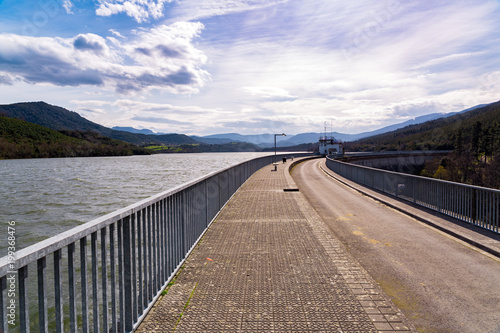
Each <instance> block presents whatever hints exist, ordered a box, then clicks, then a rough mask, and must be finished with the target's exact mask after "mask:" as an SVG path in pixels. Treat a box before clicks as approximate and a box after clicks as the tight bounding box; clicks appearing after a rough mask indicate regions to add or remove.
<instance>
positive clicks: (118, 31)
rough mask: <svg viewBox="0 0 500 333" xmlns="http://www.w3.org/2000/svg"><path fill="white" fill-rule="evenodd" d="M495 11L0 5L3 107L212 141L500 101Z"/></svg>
mask: <svg viewBox="0 0 500 333" xmlns="http://www.w3.org/2000/svg"><path fill="white" fill-rule="evenodd" d="M499 17H500V1H499V0H432V1H431V0H421V1H414V0H382V1H375V0H349V1H344V0H342V1H340V0H307V1H304V0H94V1H83V0H33V1H31V0H27V1H24V0H0V104H8V103H16V102H23V101H46V102H47V103H50V104H54V105H58V106H62V107H65V108H67V109H69V110H73V111H77V112H78V113H80V114H81V115H82V116H84V117H86V118H88V119H90V120H92V121H95V122H98V123H100V124H103V125H106V126H110V127H111V126H133V127H136V128H148V129H152V130H154V131H159V132H168V133H172V132H176V133H185V134H197V135H207V134H214V133H229V132H238V133H241V134H260V133H281V132H285V133H287V134H288V133H289V134H298V133H303V132H319V131H321V130H322V129H323V126H324V123H325V121H326V122H327V123H328V126H329V127H330V124H331V125H332V127H333V130H334V131H338V132H344V133H360V132H364V131H368V130H374V129H378V128H381V127H383V126H386V125H390V124H394V123H398V122H402V121H405V120H408V119H410V118H413V117H416V116H419V115H424V114H428V113H433V112H452V111H460V110H462V109H465V108H468V107H471V106H474V105H477V104H482V103H490V102H494V101H497V100H499V99H500V33H499V31H500V19H498V18H499Z"/></svg>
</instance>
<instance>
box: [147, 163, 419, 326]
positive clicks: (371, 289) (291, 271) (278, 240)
mask: <svg viewBox="0 0 500 333" xmlns="http://www.w3.org/2000/svg"><path fill="white" fill-rule="evenodd" d="M271 169H272V167H271V166H267V167H265V168H263V169H261V170H259V171H258V172H257V173H256V174H254V175H253V176H252V177H251V178H250V179H249V180H248V181H247V182H246V183H245V184H244V185H243V186H242V188H240V190H239V191H238V192H237V193H236V194H235V195H234V196H233V198H232V199H231V200H230V201H229V203H228V205H227V206H226V207H225V208H224V209H223V210H222V212H221V214H220V215H219V216H218V218H217V219H216V221H215V222H214V223H213V224H212V225H211V226H210V228H209V230H208V231H207V233H206V234H205V236H204V237H203V239H202V241H201V242H200V243H199V244H198V245H197V247H196V248H195V250H194V251H193V253H192V254H191V255H190V256H189V258H188V259H187V261H186V262H185V264H184V266H183V268H182V270H181V271H180V272H179V274H178V275H177V277H176V279H175V280H174V281H173V283H171V286H170V287H169V289H168V290H167V293H166V294H165V295H164V296H162V297H161V298H160V299H159V300H158V302H157V303H156V304H155V306H154V307H153V309H152V310H151V312H150V313H149V314H148V316H147V317H146V318H145V320H144V321H143V322H142V324H141V325H140V327H139V329H138V331H139V332H386V331H387V332H394V331H415V330H414V329H413V327H412V326H411V325H410V324H409V323H408V321H407V320H406V318H405V317H404V316H403V315H402V314H401V313H400V312H399V310H398V309H397V308H396V307H395V306H394V304H393V303H392V302H391V301H390V300H389V298H388V297H387V296H386V295H384V294H383V293H382V292H381V290H380V288H379V287H378V286H377V285H376V284H375V283H374V281H373V280H372V279H371V278H370V276H369V275H368V274H367V273H366V272H365V271H364V270H363V268H361V267H360V266H359V264H358V263H357V262H356V261H355V260H354V259H353V258H352V257H350V255H349V254H348V253H347V252H346V250H345V248H344V246H343V245H342V244H341V243H340V242H339V241H338V240H336V239H335V238H334V237H333V236H332V235H330V234H329V233H328V232H327V229H326V227H325V226H324V223H323V222H322V221H321V219H320V218H319V216H318V215H317V214H316V213H315V212H314V210H313V209H312V208H311V206H310V205H309V203H308V202H307V200H306V199H305V198H304V196H303V195H302V194H301V193H300V192H298V191H284V189H295V184H294V182H293V180H292V179H291V177H290V175H289V173H288V165H286V164H285V165H282V164H281V165H279V167H278V171H277V172H274V171H271Z"/></svg>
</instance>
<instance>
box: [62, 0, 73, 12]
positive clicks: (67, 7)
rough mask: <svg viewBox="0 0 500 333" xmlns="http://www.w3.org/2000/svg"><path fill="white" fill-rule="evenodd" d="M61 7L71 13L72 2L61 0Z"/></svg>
mask: <svg viewBox="0 0 500 333" xmlns="http://www.w3.org/2000/svg"><path fill="white" fill-rule="evenodd" d="M63 8H64V10H66V13H68V14H73V11H72V9H73V3H72V2H71V0H63Z"/></svg>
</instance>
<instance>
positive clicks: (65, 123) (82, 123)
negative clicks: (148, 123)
mask: <svg viewBox="0 0 500 333" xmlns="http://www.w3.org/2000/svg"><path fill="white" fill-rule="evenodd" d="M2 113H3V114H5V115H6V116H8V117H11V118H17V119H21V120H25V121H28V122H30V123H34V124H38V125H41V126H45V127H47V128H50V129H53V130H56V131H60V130H76V131H95V132H97V133H99V134H101V135H104V136H107V137H110V138H112V139H117V140H122V141H125V142H129V143H133V144H136V145H147V144H167V145H180V144H196V143H199V142H198V141H196V140H194V139H192V138H190V137H189V136H187V135H184V134H163V135H147V134H139V133H130V132H125V131H117V130H113V129H111V128H108V127H105V126H102V125H99V124H96V123H94V122H92V121H90V120H87V119H85V118H83V117H82V116H80V115H79V114H78V113H76V112H73V111H69V110H66V109H64V108H61V107H58V106H54V105H50V104H47V103H45V102H28V103H15V104H8V105H0V114H2Z"/></svg>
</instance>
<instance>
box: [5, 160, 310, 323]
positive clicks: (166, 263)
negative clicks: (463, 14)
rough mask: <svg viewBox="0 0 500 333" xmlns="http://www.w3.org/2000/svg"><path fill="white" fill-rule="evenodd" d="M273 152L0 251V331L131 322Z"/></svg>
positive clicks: (140, 315)
mask: <svg viewBox="0 0 500 333" xmlns="http://www.w3.org/2000/svg"><path fill="white" fill-rule="evenodd" d="M308 155H310V154H307V153H302V154H301V153H299V154H296V153H295V154H281V155H279V157H280V158H281V157H288V156H296V157H300V156H308ZM273 159H274V155H269V156H265V157H260V158H256V159H252V160H249V161H245V162H242V163H239V164H237V165H234V166H231V167H227V168H224V169H222V170H220V171H217V172H213V173H211V174H209V175H206V176H203V177H200V178H198V179H196V180H193V181H191V182H188V183H185V184H183V185H180V186H177V187H175V188H173V189H170V190H167V191H164V192H162V193H159V194H157V195H155V196H152V197H150V198H148V199H144V200H142V201H140V202H138V203H135V204H133V205H130V206H128V207H125V208H122V209H119V210H117V211H115V212H113V213H110V214H107V215H105V216H102V217H99V218H97V219H94V220H92V221H90V222H87V223H85V224H82V225H80V226H77V227H75V228H73V229H71V230H68V231H65V232H63V233H61V234H58V235H56V236H54V237H51V238H48V239H46V240H43V241H41V242H38V243H36V244H34V245H31V246H29V247H26V248H24V249H22V250H19V251H17V252H16V253H15V260H14V261H12V260H9V257H8V256H5V257H2V258H0V285H1V295H0V296H1V297H0V331H1V332H8V331H9V330H12V329H14V330H19V331H21V332H29V331H30V330H34V331H38V332H49V331H55V332H67V331H69V332H77V331H78V332H80V331H83V332H108V331H111V332H131V331H133V330H135V329H136V328H137V327H138V325H139V324H140V322H141V320H142V319H143V318H144V316H145V315H146V314H147V312H148V311H149V310H150V309H151V307H152V306H153V304H154V302H155V300H156V299H157V298H158V297H159V296H160V294H161V292H162V291H163V290H164V289H165V287H166V286H167V285H168V283H169V281H170V280H171V279H172V278H173V276H174V275H175V274H176V272H177V271H178V269H179V268H180V267H181V265H182V263H183V262H184V260H185V258H186V257H187V256H188V255H189V253H190V252H191V251H192V249H193V248H194V246H196V244H197V243H198V241H199V239H200V238H201V237H202V236H203V234H204V233H205V231H206V230H207V228H208V227H209V226H210V224H211V223H212V221H213V220H214V219H215V218H216V216H217V215H218V214H219V212H220V210H221V209H222V208H223V207H224V205H225V204H226V203H227V201H228V200H229V199H230V198H231V196H232V195H233V194H234V193H235V192H236V191H237V189H238V188H239V187H240V186H241V185H242V184H243V183H244V182H245V181H246V180H247V179H248V178H249V177H250V176H251V175H252V174H253V173H254V172H255V171H257V170H259V169H260V168H262V167H264V166H265V165H269V164H271V163H272V162H273ZM89 252H90V253H89ZM35 263H36V265H35ZM33 271H35V274H33V275H35V276H36V277H37V278H36V279H32V278H31V275H32V272H33ZM89 277H90V279H89ZM35 281H36V282H35ZM49 281H54V283H53V284H48V282H49ZM63 281H67V282H65V283H64V284H63ZM34 299H35V302H33V300H34ZM11 304H13V305H14V306H13V307H11ZM30 304H31V306H30ZM35 304H36V305H37V306H35ZM49 313H50V314H51V315H50V316H49ZM53 314H55V316H53ZM11 324H12V325H11Z"/></svg>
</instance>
